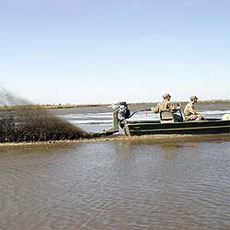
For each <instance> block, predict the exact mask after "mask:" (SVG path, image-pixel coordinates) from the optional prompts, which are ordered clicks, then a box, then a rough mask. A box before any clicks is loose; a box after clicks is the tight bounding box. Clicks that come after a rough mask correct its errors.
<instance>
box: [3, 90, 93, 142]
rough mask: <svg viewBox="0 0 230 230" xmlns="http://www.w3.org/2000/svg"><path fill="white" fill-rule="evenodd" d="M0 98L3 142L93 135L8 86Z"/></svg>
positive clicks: (50, 139)
mask: <svg viewBox="0 0 230 230" xmlns="http://www.w3.org/2000/svg"><path fill="white" fill-rule="evenodd" d="M0 98H1V100H0V106H1V108H2V109H1V111H0V142H2V143H3V142H35V141H52V140H73V139H78V138H86V137H88V136H89V134H88V133H87V132H85V131H84V130H82V129H80V128H78V127H76V126H74V125H72V124H70V123H68V122H66V121H64V120H62V119H61V118H58V117H55V116H54V115H53V114H51V113H50V112H49V111H47V110H44V109H42V108H39V106H34V105H32V104H31V103H29V102H28V101H26V100H24V99H20V98H18V97H16V96H14V95H12V94H11V93H9V92H7V91H6V90H4V89H1V92H0Z"/></svg>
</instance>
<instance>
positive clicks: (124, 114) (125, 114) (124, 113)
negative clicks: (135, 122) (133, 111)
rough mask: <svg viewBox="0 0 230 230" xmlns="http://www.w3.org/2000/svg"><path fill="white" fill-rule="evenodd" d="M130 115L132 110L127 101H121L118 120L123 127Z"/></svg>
mask: <svg viewBox="0 0 230 230" xmlns="http://www.w3.org/2000/svg"><path fill="white" fill-rule="evenodd" d="M129 117H130V110H129V108H128V105H127V103H126V102H120V103H119V107H118V121H119V125H120V127H121V128H122V129H123V128H124V126H125V122H126V119H128V118H129Z"/></svg>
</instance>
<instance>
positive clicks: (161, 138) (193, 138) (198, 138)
mask: <svg viewBox="0 0 230 230" xmlns="http://www.w3.org/2000/svg"><path fill="white" fill-rule="evenodd" d="M166 139H167V142H168V143H175V142H177V143H183V142H202V141H218V140H220V139H221V140H224V141H230V134H218V135H213V134H206V135H190V134H186V135H177V134H171V135H142V136H125V135H122V134H119V135H114V136H107V137H93V138H80V139H75V140H54V141H37V142H4V143H0V147H12V146H14V147H15V146H39V145H52V146H53V145H58V144H78V143H95V142H107V141H109V142H111V141H125V142H128V141H153V144H161V143H165V140H166Z"/></svg>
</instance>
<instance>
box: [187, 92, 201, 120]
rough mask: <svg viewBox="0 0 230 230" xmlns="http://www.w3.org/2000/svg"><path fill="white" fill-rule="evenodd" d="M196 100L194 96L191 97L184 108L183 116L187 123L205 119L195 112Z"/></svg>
mask: <svg viewBox="0 0 230 230" xmlns="http://www.w3.org/2000/svg"><path fill="white" fill-rule="evenodd" d="M197 100H198V98H197V97H196V96H191V97H190V102H189V103H188V104H187V105H186V106H185V109H184V116H185V119H186V120H187V121H200V120H204V119H205V118H204V117H203V115H202V114H199V113H197V112H196V110H195V104H196V103H197Z"/></svg>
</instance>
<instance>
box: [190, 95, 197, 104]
mask: <svg viewBox="0 0 230 230" xmlns="http://www.w3.org/2000/svg"><path fill="white" fill-rule="evenodd" d="M190 100H191V102H193V103H197V101H198V97H197V96H194V95H193V96H191V97H190Z"/></svg>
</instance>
